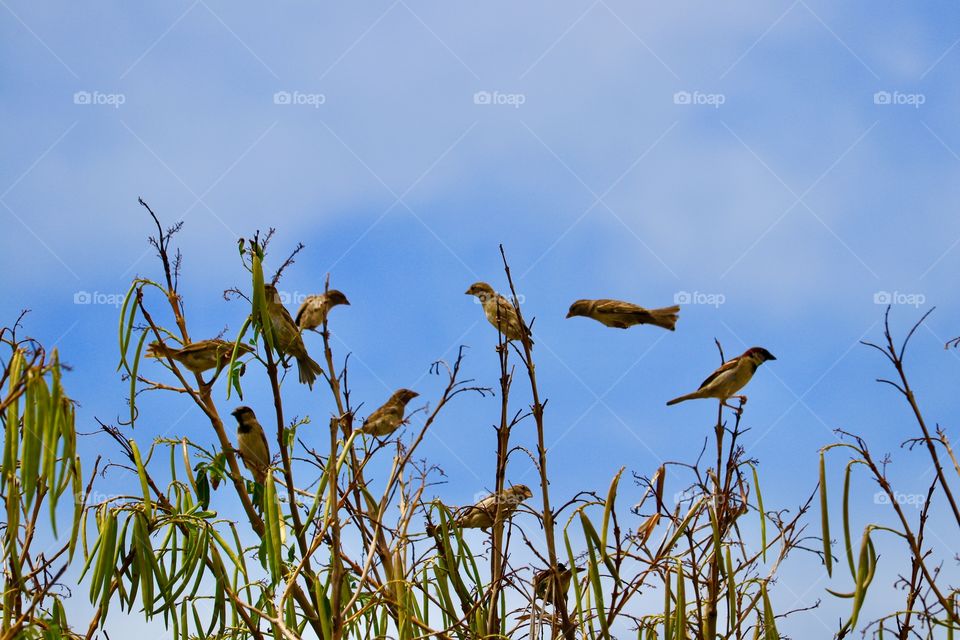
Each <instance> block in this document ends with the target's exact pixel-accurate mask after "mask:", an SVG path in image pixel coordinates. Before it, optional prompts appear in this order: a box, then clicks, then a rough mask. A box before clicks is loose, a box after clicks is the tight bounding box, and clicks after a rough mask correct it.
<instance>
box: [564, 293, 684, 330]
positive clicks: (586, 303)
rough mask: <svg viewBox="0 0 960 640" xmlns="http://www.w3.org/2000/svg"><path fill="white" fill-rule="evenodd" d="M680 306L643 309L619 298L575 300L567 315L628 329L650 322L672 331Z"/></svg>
mask: <svg viewBox="0 0 960 640" xmlns="http://www.w3.org/2000/svg"><path fill="white" fill-rule="evenodd" d="M679 314H680V307H678V306H677V305H674V306H672V307H663V308H662V309H644V308H643V307H641V306H638V305H635V304H632V303H630V302H623V301H621V300H609V299H606V298H604V299H600V300H577V301H576V302H574V303H573V304H572V305H570V311H568V312H567V317H568V318H572V317H574V316H583V317H585V318H593V319H594V320H596V321H597V322H600V323H601V324H604V325H606V326H608V327H614V328H616V329H628V328H630V327H632V326H633V325H636V324H652V325H656V326H658V327H662V328H664V329H667V330H669V331H673V330H674V329H675V328H676V325H677V318H678V317H679Z"/></svg>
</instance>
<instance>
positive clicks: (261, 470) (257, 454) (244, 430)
mask: <svg viewBox="0 0 960 640" xmlns="http://www.w3.org/2000/svg"><path fill="white" fill-rule="evenodd" d="M231 415H232V416H233V417H234V418H236V419H237V451H238V452H239V453H240V459H241V460H243V465H244V466H245V467H246V468H247V469H249V470H250V473H252V474H253V479H254V480H256V481H257V482H259V483H260V484H263V483H264V482H265V481H266V479H267V470H268V469H269V468H270V447H269V446H268V445H267V436H266V435H265V434H264V433H263V427H261V426H260V423H259V422H257V415H256V414H255V413H254V412H253V409H251V408H250V407H237V408H236V409H234V410H233V412H232V413H231Z"/></svg>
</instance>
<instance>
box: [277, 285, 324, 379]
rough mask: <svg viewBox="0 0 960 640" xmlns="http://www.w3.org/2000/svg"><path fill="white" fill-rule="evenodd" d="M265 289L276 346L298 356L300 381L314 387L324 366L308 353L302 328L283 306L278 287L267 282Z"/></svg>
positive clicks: (282, 350)
mask: <svg viewBox="0 0 960 640" xmlns="http://www.w3.org/2000/svg"><path fill="white" fill-rule="evenodd" d="M263 290H264V293H265V294H266V300H267V314H268V316H269V317H270V329H271V330H272V332H273V345H274V347H276V349H277V351H279V352H280V353H281V354H285V355H288V356H292V357H294V358H296V360H297V369H298V370H299V373H300V382H301V383H303V384H305V385H307V386H309V387H310V388H313V383H314V381H315V380H316V379H317V376H318V375H321V374H322V373H323V368H322V367H321V366H320V365H319V364H317V362H315V361H314V360H313V359H312V358H311V357H310V355H309V354H308V353H307V347H306V345H305V344H303V336H301V335H300V329H299V327H297V324H296V323H295V322H294V321H293V318H292V317H291V316H290V312H289V311H287V308H286V307H284V306H283V302H281V300H280V294H279V292H277V288H276V287H274V286H273V285H272V284H267V285H264V287H263Z"/></svg>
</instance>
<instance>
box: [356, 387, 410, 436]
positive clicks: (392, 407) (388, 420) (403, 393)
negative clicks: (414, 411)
mask: <svg viewBox="0 0 960 640" xmlns="http://www.w3.org/2000/svg"><path fill="white" fill-rule="evenodd" d="M419 395H420V394H419V393H417V392H416V391H411V390H410V389H398V390H397V391H394V393H393V395H392V396H390V399H389V400H387V401H386V402H385V403H383V406H382V407H380V408H379V409H377V410H375V411H374V412H373V413H371V414H370V415H369V416H367V419H366V420H364V421H363V426H362V427H360V429H359V431H360V433H365V434H367V435H371V436H379V437H383V436H388V435H390V434H391V433H393V432H394V431H396V430H397V429H398V428H399V427H400V425H401V424H403V412H404V410H406V408H407V403H408V402H410V401H411V400H413V399H414V398H416V397H417V396H419Z"/></svg>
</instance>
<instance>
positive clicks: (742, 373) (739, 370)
mask: <svg viewBox="0 0 960 640" xmlns="http://www.w3.org/2000/svg"><path fill="white" fill-rule="evenodd" d="M767 360H776V358H775V357H774V355H773V354H772V353H770V352H769V351H767V350H766V349H764V348H763V347H752V348H750V349H747V350H746V351H744V352H743V354H742V355H739V356H737V357H736V358H731V359H730V360H727V361H726V362H724V363H723V364H722V365H720V368H719V369H717V370H716V371H714V372H713V373H711V374H710V377H708V378H707V379H706V380H704V381H703V384H701V385H700V388H699V389H697V390H696V391H694V392H693V393H688V394H686V395H682V396H680V397H679V398H674V399H673V400H670V401H669V402H667V406H670V405H673V404H677V403H678V402H685V401H687V400H695V399H697V398H715V399H717V400H719V401H720V402H721V403H722V404H724V405H726V406H728V407H731V408H732V409H738V408H737V407H732V406H731V405H728V404H727V400H729V399H730V398H738V399H739V400H740V404H741V405H742V404H744V403H746V401H747V397H746V396H743V395H739V396H738V395H735V394H736V393H737V391H740V389H743V387H745V386H746V384H747V383H748V382H750V379H751V378H753V374H754V373H756V371H757V367H759V366H760V365H761V364H763V363H764V362H766V361H767Z"/></svg>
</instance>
